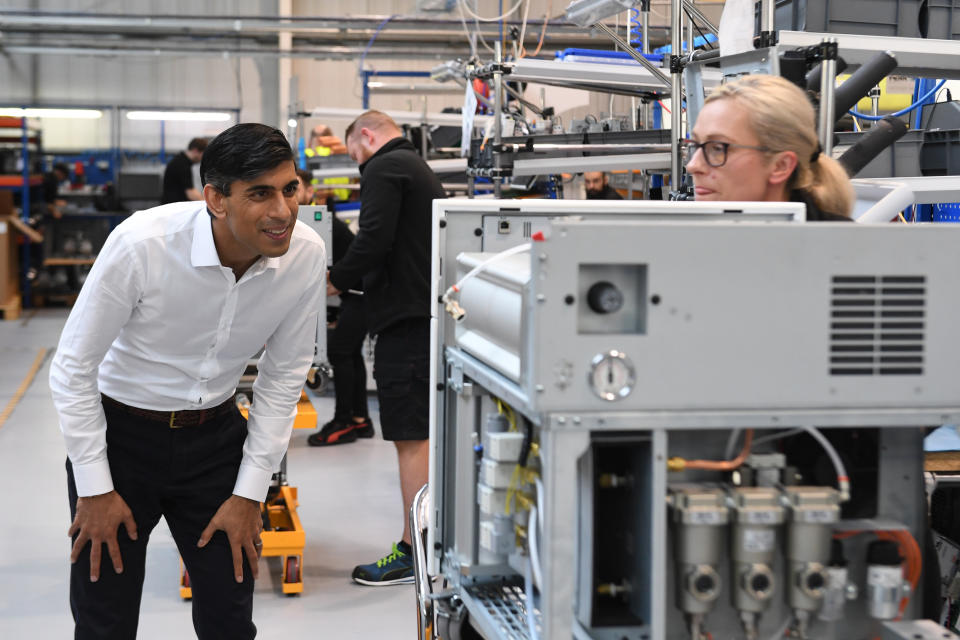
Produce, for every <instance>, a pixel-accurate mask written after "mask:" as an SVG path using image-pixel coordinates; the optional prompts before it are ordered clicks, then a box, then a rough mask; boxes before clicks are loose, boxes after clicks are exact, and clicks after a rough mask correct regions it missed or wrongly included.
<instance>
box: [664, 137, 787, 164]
mask: <svg viewBox="0 0 960 640" xmlns="http://www.w3.org/2000/svg"><path fill="white" fill-rule="evenodd" d="M730 147H734V148H740V149H755V150H757V151H764V152H770V151H773V149H769V148H767V147H754V146H751V145H749V144H734V143H733V142H720V141H718V140H707V141H705V142H697V141H696V140H682V141H681V142H680V155H681V157H682V158H683V164H684V165H686V164H689V163H690V161H691V160H693V156H694V154H696V153H697V149H700V150H701V151H703V159H704V160H706V161H707V164H708V165H710V166H711V167H722V166H723V165H725V164H726V163H727V150H728V149H730Z"/></svg>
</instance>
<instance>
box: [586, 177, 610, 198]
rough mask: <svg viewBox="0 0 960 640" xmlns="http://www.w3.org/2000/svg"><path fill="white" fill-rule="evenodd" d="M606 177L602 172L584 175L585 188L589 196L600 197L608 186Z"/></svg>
mask: <svg viewBox="0 0 960 640" xmlns="http://www.w3.org/2000/svg"><path fill="white" fill-rule="evenodd" d="M605 178H606V176H605V175H604V173H603V172H602V171H588V172H586V173H584V174H583V186H584V188H585V189H586V190H587V194H588V195H591V194H592V195H599V194H600V192H601V191H603V188H604V186H606V180H605Z"/></svg>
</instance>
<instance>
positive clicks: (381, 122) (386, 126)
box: [343, 109, 400, 140]
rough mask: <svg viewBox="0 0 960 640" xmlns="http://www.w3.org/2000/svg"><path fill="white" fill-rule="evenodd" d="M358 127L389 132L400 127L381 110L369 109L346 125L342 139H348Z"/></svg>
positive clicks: (397, 130) (358, 129)
mask: <svg viewBox="0 0 960 640" xmlns="http://www.w3.org/2000/svg"><path fill="white" fill-rule="evenodd" d="M360 129H373V130H375V131H379V130H387V131H389V132H391V133H393V132H394V131H396V132H398V133H399V131H400V127H398V126H397V123H396V122H394V121H393V118H391V117H390V116H388V115H387V114H385V113H384V112H382V111H377V110H376V109H371V110H370V111H364V112H363V113H361V114H360V115H359V116H357V119H356V120H354V121H353V122H351V123H350V126H348V127H347V131H346V133H345V134H344V136H343V137H344V140H346V139H348V138H349V137H350V135H351V134H352V133H353V132H354V131H358V132H359V131H360Z"/></svg>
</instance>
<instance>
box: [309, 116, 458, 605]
mask: <svg viewBox="0 0 960 640" xmlns="http://www.w3.org/2000/svg"><path fill="white" fill-rule="evenodd" d="M344 138H345V140H346V142H347V149H348V150H349V152H350V157H352V158H353V159H354V160H355V161H356V162H357V163H358V164H359V165H360V219H359V223H360V232H359V233H358V234H357V237H356V239H355V240H354V241H353V243H352V244H351V245H350V248H349V249H348V250H347V253H346V255H344V256H343V258H341V259H340V261H339V262H337V263H336V264H335V265H333V267H332V268H331V269H330V273H329V275H328V282H329V284H328V286H327V294H328V295H337V294H339V293H340V292H341V291H346V290H347V289H349V288H351V287H352V286H354V283H356V281H357V280H359V279H360V278H363V293H364V298H365V302H366V311H367V324H368V330H369V331H370V333H372V334H375V335H376V336H377V345H376V349H375V352H374V366H373V375H374V379H376V381H377V397H378V399H379V401H380V429H381V432H382V433H383V437H384V439H385V440H392V441H393V443H394V446H395V447H396V449H397V459H398V462H399V469H400V493H401V497H402V500H403V510H402V511H401V514H400V515H401V522H402V523H403V537H402V538H401V540H400V542H398V543H394V544H393V545H392V548H391V550H390V553H388V554H387V555H386V556H384V557H383V558H381V559H380V560H378V561H376V562H372V563H370V564H365V565H359V566H357V567H355V568H354V570H353V576H352V577H353V579H354V581H356V582H358V583H360V584H365V585H370V586H382V585H388V584H398V583H403V582H408V583H409V582H413V561H412V557H411V552H410V541H411V537H410V526H409V520H410V519H409V518H408V517H407V514H409V513H410V505H411V504H412V503H413V498H414V496H415V495H416V493H417V491H419V490H420V488H421V487H422V486H423V485H424V484H426V482H427V476H428V471H429V469H428V460H429V450H430V446H429V440H428V438H429V427H428V419H429V399H430V256H431V250H430V242H431V233H430V229H431V223H432V218H433V201H434V199H435V198H443V197H445V195H446V194H445V193H444V191H443V186H442V185H441V184H440V180H439V179H438V178H437V176H436V175H435V174H434V173H433V171H431V170H430V167H428V166H427V163H426V162H424V160H423V158H421V157H420V154H419V153H418V152H417V149H416V148H415V147H414V146H413V144H411V143H410V142H409V141H408V140H407V139H406V138H404V137H403V135H402V134H401V132H400V129H399V127H397V124H396V123H395V122H394V121H393V120H392V119H391V118H390V117H389V116H388V115H386V114H385V113H381V112H379V111H367V112H365V113H363V114H361V115H360V117H358V118H357V119H356V120H354V121H353V122H352V123H351V124H350V126H349V127H347V132H346V135H345V136H344Z"/></svg>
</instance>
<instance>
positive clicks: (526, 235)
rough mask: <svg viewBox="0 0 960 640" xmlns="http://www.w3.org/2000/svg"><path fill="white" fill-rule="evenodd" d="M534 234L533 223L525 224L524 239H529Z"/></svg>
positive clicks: (527, 222)
mask: <svg viewBox="0 0 960 640" xmlns="http://www.w3.org/2000/svg"><path fill="white" fill-rule="evenodd" d="M532 232H533V223H532V222H530V221H529V220H527V221H526V222H524V223H523V237H524V238H529V237H530V235H531V233H532Z"/></svg>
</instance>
